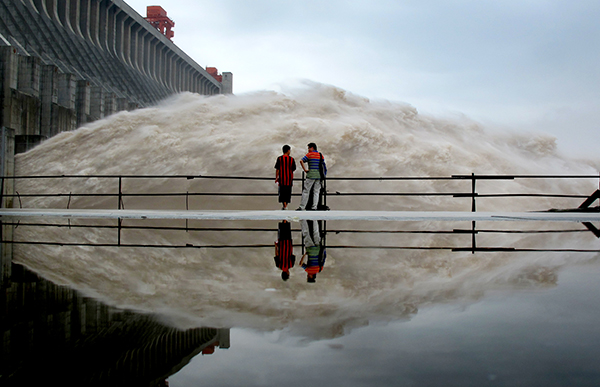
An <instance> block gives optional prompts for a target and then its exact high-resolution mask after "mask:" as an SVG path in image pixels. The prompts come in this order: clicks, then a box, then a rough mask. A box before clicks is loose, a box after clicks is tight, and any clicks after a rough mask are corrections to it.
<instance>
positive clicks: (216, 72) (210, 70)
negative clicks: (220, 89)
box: [206, 67, 223, 82]
mask: <svg viewBox="0 0 600 387" xmlns="http://www.w3.org/2000/svg"><path fill="white" fill-rule="evenodd" d="M206 72H207V73H209V74H210V75H212V76H213V78H214V79H216V80H217V81H219V82H223V76H222V75H219V70H217V68H216V67H207V68H206Z"/></svg>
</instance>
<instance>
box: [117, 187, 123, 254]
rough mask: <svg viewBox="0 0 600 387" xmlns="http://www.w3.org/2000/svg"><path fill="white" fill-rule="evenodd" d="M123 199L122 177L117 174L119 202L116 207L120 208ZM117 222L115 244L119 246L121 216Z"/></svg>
mask: <svg viewBox="0 0 600 387" xmlns="http://www.w3.org/2000/svg"><path fill="white" fill-rule="evenodd" d="M122 201H123V177H122V176H119V204H118V208H119V210H120V209H122V208H121V203H122ZM117 222H118V224H117V225H118V231H119V234H118V236H117V245H118V246H121V225H122V224H123V220H122V219H121V218H119V219H117Z"/></svg>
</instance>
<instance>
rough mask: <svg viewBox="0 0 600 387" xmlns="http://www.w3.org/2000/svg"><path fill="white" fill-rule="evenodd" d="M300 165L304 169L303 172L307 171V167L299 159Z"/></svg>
mask: <svg viewBox="0 0 600 387" xmlns="http://www.w3.org/2000/svg"><path fill="white" fill-rule="evenodd" d="M300 166H301V167H302V169H304V172H306V173H308V169H306V167H305V166H304V161H302V160H300Z"/></svg>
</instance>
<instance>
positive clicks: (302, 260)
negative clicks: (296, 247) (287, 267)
mask: <svg viewBox="0 0 600 387" xmlns="http://www.w3.org/2000/svg"><path fill="white" fill-rule="evenodd" d="M307 255H308V253H304V255H303V256H302V259H300V263H299V264H298V266H302V263H303V262H304V258H305V257H306V256H307Z"/></svg>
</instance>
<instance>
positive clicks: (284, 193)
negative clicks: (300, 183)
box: [275, 145, 296, 210]
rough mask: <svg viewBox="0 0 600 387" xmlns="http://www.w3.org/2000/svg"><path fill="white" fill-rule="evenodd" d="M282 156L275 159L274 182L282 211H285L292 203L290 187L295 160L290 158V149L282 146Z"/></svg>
mask: <svg viewBox="0 0 600 387" xmlns="http://www.w3.org/2000/svg"><path fill="white" fill-rule="evenodd" d="M282 150H283V154H282V155H281V156H279V157H278V158H277V162H276V163H275V182H276V183H278V184H279V203H282V205H283V207H281V209H282V210H287V205H288V203H290V202H291V201H292V185H293V182H294V171H295V170H296V160H294V158H293V157H292V156H290V153H291V148H290V146H289V145H284V146H283V148H282Z"/></svg>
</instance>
